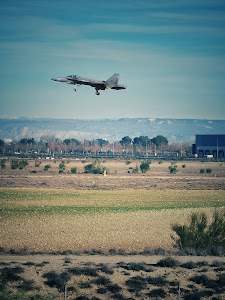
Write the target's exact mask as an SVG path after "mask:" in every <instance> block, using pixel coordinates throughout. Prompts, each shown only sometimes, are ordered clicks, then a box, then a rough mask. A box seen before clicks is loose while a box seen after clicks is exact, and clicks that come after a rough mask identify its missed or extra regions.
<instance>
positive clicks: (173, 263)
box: [157, 257, 179, 268]
mask: <svg viewBox="0 0 225 300" xmlns="http://www.w3.org/2000/svg"><path fill="white" fill-rule="evenodd" d="M157 266H160V267H167V268H174V267H177V266H179V262H178V261H177V260H176V259H174V258H172V257H166V258H164V259H161V260H160V261H159V262H158V263H157Z"/></svg>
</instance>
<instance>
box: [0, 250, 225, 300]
mask: <svg viewBox="0 0 225 300" xmlns="http://www.w3.org/2000/svg"><path fill="white" fill-rule="evenodd" d="M170 258H171V259H174V260H175V263H177V266H176V265H171V267H169V266H168V265H167V266H164V267H162V266H160V265H159V264H158V263H160V261H161V262H162V261H164V262H165V256H160V255H158V256H144V255H135V256H125V255H123V256H121V255H115V256H112V255H111V256H105V255H104V256H100V255H94V256H90V255H80V256H77V255H76V256H75V255H67V256H63V255H57V256H55V255H33V256H32V255H28V256H17V255H8V256H5V255H4V256H0V271H1V270H2V272H4V271H5V270H6V268H7V269H8V270H12V271H13V270H16V269H17V268H18V267H19V268H20V269H22V273H20V274H19V276H20V277H21V279H20V280H18V281H14V282H12V283H10V284H9V287H10V288H11V289H12V290H17V289H18V286H25V287H30V289H31V290H32V291H31V292H27V294H38V295H42V296H45V297H46V296H47V295H48V296H50V295H54V296H55V297H56V298H54V299H64V285H65V284H66V286H67V294H66V295H67V299H68V300H72V299H79V298H78V297H81V296H83V297H86V298H80V299H90V300H91V299H102V300H105V299H160V298H163V299H168V300H170V299H178V298H177V297H178V284H179V283H180V295H181V297H182V299H220V300H222V299H224V297H225V291H224V286H223V285H221V283H222V281H221V280H222V278H224V271H225V261H224V258H221V257H195V256H192V257H188V256H185V257H170ZM172 262H174V261H172ZM185 263H187V264H186V265H185ZM78 270H80V271H81V272H80V273H81V274H80V273H77V272H78ZM14 272H15V271H14ZM50 272H51V273H50ZM53 272H54V273H53ZM46 274H49V276H50V277H51V280H52V281H51V287H50V286H49V285H50V284H48V283H47V278H46ZM50 274H51V275H50ZM60 276H61V278H63V276H64V278H66V276H69V277H68V278H67V279H66V280H65V281H63V280H61V281H59V280H58V278H59V277H60ZM196 276H197V277H196ZM194 278H197V279H198V280H199V281H200V282H198V280H197V281H196V280H195V279H194ZM131 280H132V282H131ZM29 282H30V284H29ZM202 282H203V284H202ZM146 283H147V284H146ZM54 284H57V287H56V286H55V285H54ZM218 284H220V285H219V286H218ZM153 293H156V294H158V295H161V296H158V297H157V296H155V297H153ZM162 293H163V294H162ZM162 295H163V296H162ZM94 297H97V298H94ZM184 297H185V298H184ZM215 297H216V298H215ZM38 299H39V298H38ZM48 299H52V298H48Z"/></svg>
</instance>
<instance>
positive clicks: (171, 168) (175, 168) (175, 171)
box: [168, 166, 178, 174]
mask: <svg viewBox="0 0 225 300" xmlns="http://www.w3.org/2000/svg"><path fill="white" fill-rule="evenodd" d="M168 169H169V170H170V174H175V173H177V172H178V170H177V166H169V167H168Z"/></svg>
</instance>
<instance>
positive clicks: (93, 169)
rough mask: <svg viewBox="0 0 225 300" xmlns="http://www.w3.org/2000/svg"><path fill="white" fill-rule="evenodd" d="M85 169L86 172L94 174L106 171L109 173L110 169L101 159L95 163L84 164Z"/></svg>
mask: <svg viewBox="0 0 225 300" xmlns="http://www.w3.org/2000/svg"><path fill="white" fill-rule="evenodd" d="M84 170H85V173H92V174H103V173H104V171H106V173H109V170H108V169H106V168H105V167H102V166H101V161H100V160H96V161H95V162H94V163H92V164H88V165H86V166H84Z"/></svg>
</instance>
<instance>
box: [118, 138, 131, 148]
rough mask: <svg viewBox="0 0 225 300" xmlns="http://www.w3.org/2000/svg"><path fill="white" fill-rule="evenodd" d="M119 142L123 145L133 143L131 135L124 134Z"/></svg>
mask: <svg viewBox="0 0 225 300" xmlns="http://www.w3.org/2000/svg"><path fill="white" fill-rule="evenodd" d="M119 143H120V144H121V145H122V146H123V147H125V146H126V145H128V144H130V143H131V138H130V137H129V136H124V137H123V138H122V140H121V141H119Z"/></svg>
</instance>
